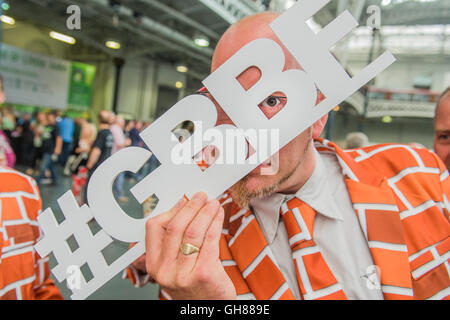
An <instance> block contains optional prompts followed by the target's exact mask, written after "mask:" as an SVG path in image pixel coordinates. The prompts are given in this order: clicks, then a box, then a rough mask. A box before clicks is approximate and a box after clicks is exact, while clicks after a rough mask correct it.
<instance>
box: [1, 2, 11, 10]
mask: <svg viewBox="0 0 450 320" xmlns="http://www.w3.org/2000/svg"><path fill="white" fill-rule="evenodd" d="M2 10H3V11H7V10H9V4H8V3H7V2H3V3H2Z"/></svg>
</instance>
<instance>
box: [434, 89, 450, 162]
mask: <svg viewBox="0 0 450 320" xmlns="http://www.w3.org/2000/svg"><path fill="white" fill-rule="evenodd" d="M434 151H435V152H436V154H437V155H438V156H439V157H440V158H441V159H442V161H444V163H445V165H446V166H447V169H449V168H450V87H449V88H447V90H445V91H444V93H443V94H442V95H441V96H440V98H439V99H438V102H437V105H436V114H435V117H434Z"/></svg>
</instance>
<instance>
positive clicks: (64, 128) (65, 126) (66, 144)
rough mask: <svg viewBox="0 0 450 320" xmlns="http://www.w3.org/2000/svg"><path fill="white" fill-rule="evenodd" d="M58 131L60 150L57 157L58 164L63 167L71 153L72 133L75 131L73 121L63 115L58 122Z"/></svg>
mask: <svg viewBox="0 0 450 320" xmlns="http://www.w3.org/2000/svg"><path fill="white" fill-rule="evenodd" d="M58 127H59V131H60V132H61V138H62V141H63V142H62V150H61V154H60V155H59V159H58V161H59V164H60V165H61V166H63V167H64V166H65V165H66V162H67V159H68V158H69V155H70V152H71V151H72V142H73V133H74V130H75V124H74V121H73V120H72V119H71V118H69V117H68V116H67V114H63V116H62V118H61V121H59V122H58Z"/></svg>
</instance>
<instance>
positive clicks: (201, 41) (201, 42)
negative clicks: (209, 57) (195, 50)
mask: <svg viewBox="0 0 450 320" xmlns="http://www.w3.org/2000/svg"><path fill="white" fill-rule="evenodd" d="M194 43H195V44H196V45H197V46H199V47H209V39H208V38H207V37H205V36H203V35H196V36H195V38H194Z"/></svg>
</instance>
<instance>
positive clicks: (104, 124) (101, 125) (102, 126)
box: [98, 123, 109, 130]
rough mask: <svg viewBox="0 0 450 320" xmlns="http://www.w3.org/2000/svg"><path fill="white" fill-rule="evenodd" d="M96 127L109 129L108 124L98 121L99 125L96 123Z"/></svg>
mask: <svg viewBox="0 0 450 320" xmlns="http://www.w3.org/2000/svg"><path fill="white" fill-rule="evenodd" d="M98 127H99V128H100V129H102V130H103V129H109V124H106V123H100V124H99V125H98Z"/></svg>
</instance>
